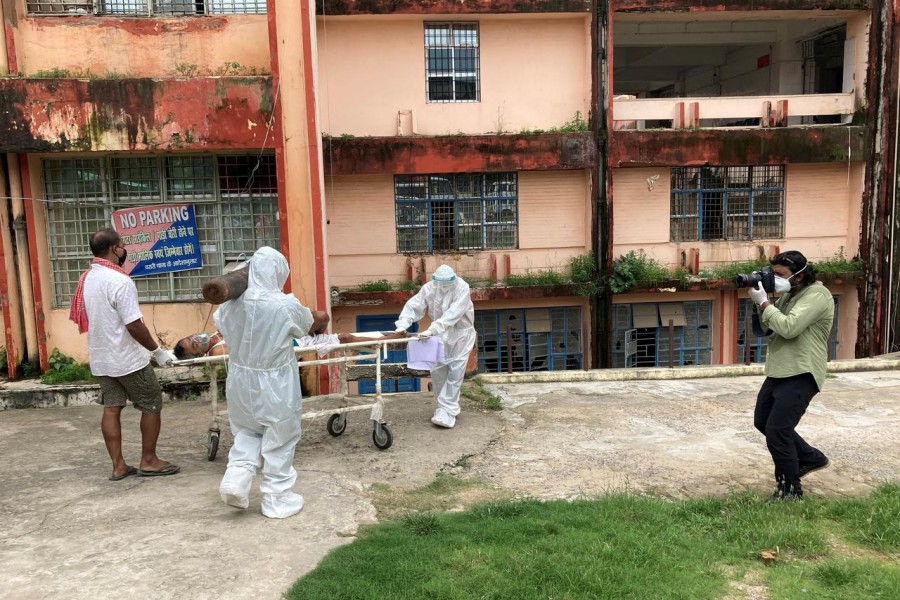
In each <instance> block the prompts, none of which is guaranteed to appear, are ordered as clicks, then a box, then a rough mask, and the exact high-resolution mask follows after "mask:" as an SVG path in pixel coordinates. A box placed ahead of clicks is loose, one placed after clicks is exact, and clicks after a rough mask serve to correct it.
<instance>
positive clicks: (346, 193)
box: [325, 171, 590, 287]
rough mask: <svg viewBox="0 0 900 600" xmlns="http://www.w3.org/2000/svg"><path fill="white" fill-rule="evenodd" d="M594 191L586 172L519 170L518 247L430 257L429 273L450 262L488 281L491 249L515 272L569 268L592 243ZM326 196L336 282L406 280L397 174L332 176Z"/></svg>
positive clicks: (331, 263) (341, 284)
mask: <svg viewBox="0 0 900 600" xmlns="http://www.w3.org/2000/svg"><path fill="white" fill-rule="evenodd" d="M589 189H590V175H589V173H588V172H587V171H549V172H547V171H541V172H536V171H524V172H520V173H519V249H517V250H496V251H484V252H477V253H472V254H451V255H435V256H426V257H425V258H426V272H428V273H431V272H433V270H434V269H435V268H437V266H438V265H440V264H441V263H447V264H449V265H451V266H452V267H454V269H456V270H457V271H458V272H459V273H460V274H461V275H462V276H463V277H470V278H476V279H488V278H489V277H490V262H489V261H490V255H491V254H495V255H497V257H498V262H500V263H501V264H502V260H500V257H502V256H503V255H505V254H508V255H509V256H510V259H511V267H512V272H513V273H517V274H524V273H526V272H528V271H529V270H540V269H557V270H565V269H566V268H567V266H568V262H569V259H570V258H571V257H572V256H577V255H581V254H585V253H586V252H587V251H588V250H589V249H590V215H589V210H590V208H589V207H590V204H589V202H588V200H589V194H588V192H589ZM325 198H326V218H327V220H328V225H327V226H326V227H327V238H328V257H329V276H330V285H332V286H337V287H351V286H356V285H359V284H361V283H364V282H367V281H377V280H379V279H387V280H388V281H391V282H398V281H402V280H405V279H406V264H407V258H406V256H404V255H401V254H397V241H396V225H395V218H394V188H393V178H392V177H391V176H389V175H357V176H341V177H326V180H325ZM416 264H418V257H416ZM502 276H503V273H502V270H501V277H502Z"/></svg>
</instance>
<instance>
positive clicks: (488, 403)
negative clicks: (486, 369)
mask: <svg viewBox="0 0 900 600" xmlns="http://www.w3.org/2000/svg"><path fill="white" fill-rule="evenodd" d="M461 394H462V395H463V396H465V397H466V398H468V399H469V400H471V401H472V402H474V403H475V404H477V405H478V407H479V408H483V409H484V410H503V402H502V401H501V399H500V396H497V395H496V394H492V393H491V392H490V391H489V390H487V389H486V388H485V387H484V382H483V381H482V380H481V378H480V377H473V378H472V379H467V380H465V381H463V386H462V391H461Z"/></svg>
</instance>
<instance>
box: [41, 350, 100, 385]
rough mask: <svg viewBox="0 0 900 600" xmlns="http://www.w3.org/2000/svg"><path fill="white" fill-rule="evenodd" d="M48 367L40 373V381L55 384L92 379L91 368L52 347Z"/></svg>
mask: <svg viewBox="0 0 900 600" xmlns="http://www.w3.org/2000/svg"><path fill="white" fill-rule="evenodd" d="M48 362H49V363H50V368H49V369H47V371H46V372H45V373H43V374H41V383H44V384H47V385H55V384H58V383H73V382H76V381H93V379H94V376H93V375H92V374H91V368H90V367H89V366H88V365H83V364H81V363H78V362H76V361H75V359H74V358H72V357H71V356H67V355H65V354H63V353H62V352H60V351H59V348H54V349H53V351H52V352H51V353H50V358H49V360H48Z"/></svg>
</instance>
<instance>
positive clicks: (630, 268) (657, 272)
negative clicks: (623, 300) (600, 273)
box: [607, 250, 672, 294]
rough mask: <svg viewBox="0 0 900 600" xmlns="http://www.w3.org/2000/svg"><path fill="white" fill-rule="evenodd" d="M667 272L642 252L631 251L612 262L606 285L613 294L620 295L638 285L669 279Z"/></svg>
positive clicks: (662, 266)
mask: <svg viewBox="0 0 900 600" xmlns="http://www.w3.org/2000/svg"><path fill="white" fill-rule="evenodd" d="M671 278H672V275H671V274H670V273H669V270H668V269H667V268H666V267H665V266H664V265H663V264H662V263H660V262H659V261H658V260H656V259H654V258H650V257H649V256H647V254H646V253H645V252H644V251H643V250H639V251H637V252H635V251H634V250H631V251H630V252H628V253H627V254H624V255H622V256H620V257H619V258H617V259H616V260H615V261H613V268H612V273H611V274H610V276H609V278H608V280H607V283H608V285H609V289H611V290H612V291H613V293H615V294H621V293H622V292H625V291H626V290H628V289H630V288H632V287H634V286H635V285H637V284H638V283H657V282H660V281H666V280H668V279H671Z"/></svg>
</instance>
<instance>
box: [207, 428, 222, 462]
mask: <svg viewBox="0 0 900 600" xmlns="http://www.w3.org/2000/svg"><path fill="white" fill-rule="evenodd" d="M218 451H219V432H218V431H210V432H209V439H208V440H207V445H206V460H209V461H213V460H216V452H218Z"/></svg>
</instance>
